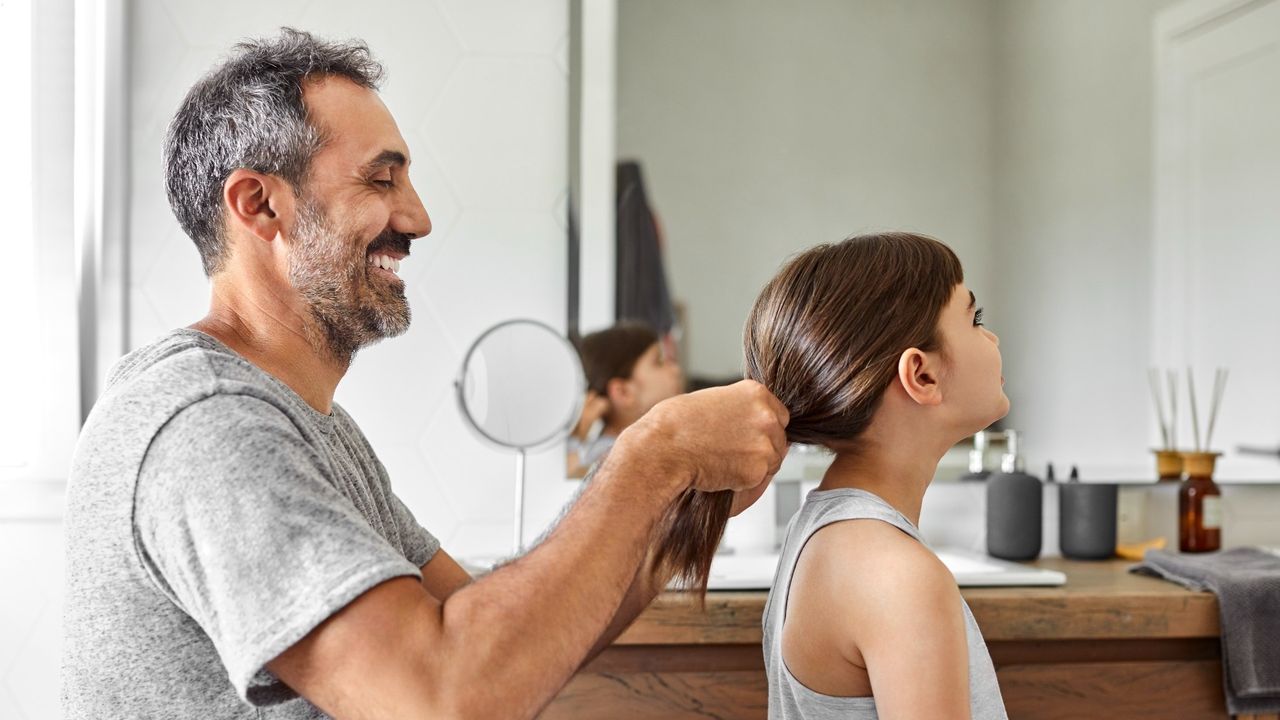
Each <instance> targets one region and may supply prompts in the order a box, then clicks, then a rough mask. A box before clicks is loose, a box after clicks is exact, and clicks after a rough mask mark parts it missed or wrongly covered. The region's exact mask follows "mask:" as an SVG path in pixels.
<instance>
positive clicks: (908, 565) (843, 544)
mask: <svg viewBox="0 0 1280 720" xmlns="http://www.w3.org/2000/svg"><path fill="white" fill-rule="evenodd" d="M802 559H803V560H804V561H805V564H806V565H808V566H809V569H810V571H811V572H812V571H816V573H817V574H821V575H825V576H828V577H829V580H830V584H831V586H832V587H833V588H834V589H836V590H837V591H838V592H840V593H846V592H855V593H857V594H859V595H862V594H868V595H874V596H876V597H880V598H889V597H894V596H898V595H901V594H905V593H919V592H920V591H921V590H929V589H933V590H935V591H936V592H939V593H946V592H948V589H950V592H958V590H956V589H955V578H954V577H953V576H952V575H951V571H950V570H948V569H947V566H946V565H944V564H943V563H942V561H941V560H939V559H938V556H937V555H935V554H934V553H933V551H932V550H930V549H929V548H928V547H926V546H925V545H924V544H923V543H921V542H920V541H918V540H916V539H915V538H913V537H911V536H910V535H908V534H907V533H905V532H903V531H902V530H900V529H898V528H897V527H896V526H894V525H891V524H889V523H887V522H884V521H881V520H874V519H859V520H842V521H839V522H835V523H831V524H830V525H827V526H826V527H823V528H822V529H820V530H818V531H817V532H815V533H814V534H813V536H812V537H810V539H809V542H808V543H807V544H806V546H805V548H804V552H803V553H802Z"/></svg>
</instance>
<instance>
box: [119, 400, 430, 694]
mask: <svg viewBox="0 0 1280 720" xmlns="http://www.w3.org/2000/svg"><path fill="white" fill-rule="evenodd" d="M331 472H332V471H331V469H330V468H329V466H328V464H327V462H326V461H325V459H324V458H323V457H322V456H321V455H320V454H319V453H317V452H316V451H315V450H314V449H313V448H312V447H311V445H309V444H308V443H307V442H306V440H305V439H304V438H303V436H302V434H301V432H300V431H299V430H298V429H297V427H296V426H294V425H293V423H292V422H291V421H290V420H289V419H288V417H287V416H286V415H285V414H284V413H283V412H281V411H280V410H279V409H277V408H275V407H274V406H272V405H270V404H269V403H267V402H265V401H263V400H260V399H257V398H253V397H249V396H245V395H215V396H213V397H210V398H207V399H204V400H200V401H198V402H196V403H194V404H192V405H190V406H188V407H187V408H185V409H183V410H182V411H181V412H179V413H178V414H177V415H175V416H174V417H173V418H172V419H171V420H170V421H169V422H168V423H167V424H166V425H165V426H164V427H163V428H162V429H161V430H160V432H159V433H157V435H156V437H155V439H154V440H153V441H152V444H151V447H150V448H149V449H148V451H147V455H146V458H145V459H144V460H143V463H142V467H141V470H140V473H139V477H138V487H137V496H136V498H135V503H134V532H135V539H136V542H137V544H138V551H139V555H140V558H141V561H142V563H143V565H144V567H145V568H146V569H147V571H148V573H149V574H150V575H151V576H152V578H153V579H154V580H155V581H156V583H157V584H158V585H159V587H160V589H161V591H162V592H165V593H166V594H167V595H168V596H169V597H170V599H171V600H172V601H173V602H174V603H176V604H177V605H178V607H180V608H181V609H182V610H183V611H184V612H186V613H187V614H188V615H189V616H190V617H191V618H192V619H193V620H194V621H195V622H196V623H198V624H199V625H200V627H201V629H203V630H204V632H205V634H207V635H208V636H209V638H210V640H211V641H212V642H213V645H214V647H215V649H216V650H217V652H218V655H219V657H220V658H221V660H222V663H223V665H224V666H225V667H226V670H227V675H228V677H229V679H230V680H231V683H232V684H233V685H234V686H235V688H236V691H237V692H238V693H239V694H240V696H241V697H242V698H244V699H245V700H246V701H248V702H250V703H253V704H255V705H266V704H272V703H277V702H283V701H285V700H289V699H292V698H294V697H296V694H295V693H293V692H292V691H291V690H290V689H289V688H288V687H287V686H286V685H284V684H283V683H281V682H280V681H279V680H277V679H276V678H275V677H274V676H273V675H271V673H270V672H268V671H267V670H266V669H265V666H266V664H267V663H268V662H269V661H271V660H272V659H274V658H276V657H277V656H279V655H280V654H281V653H282V652H284V651H285V650H287V649H288V648H289V647H291V646H292V645H293V644H294V643H296V642H297V641H298V640H300V639H302V638H303V637H304V636H305V635H306V634H307V633H308V632H310V631H311V630H312V629H313V628H315V627H316V626H317V625H319V624H320V623H321V622H323V621H324V620H325V619H326V618H328V617H329V616H330V615H332V614H333V613H335V612H336V611H338V610H340V609H341V608H343V607H344V606H346V605H347V604H348V603H350V602H351V601H352V600H354V599H355V598H356V597H358V596H360V595H361V594H362V593H364V592H365V591H366V590H369V589H370V588H372V587H374V586H375V585H378V584H380V583H382V582H384V581H386V580H389V579H391V578H394V577H399V576H405V575H410V576H419V571H418V567H417V565H416V564H415V563H414V562H411V559H410V558H406V557H405V556H404V555H402V554H401V553H400V552H399V551H398V550H397V549H396V548H394V547H393V546H392V545H391V544H389V543H388V542H387V541H386V540H384V539H383V538H382V536H380V535H379V534H378V533H377V532H375V531H374V529H373V528H372V527H371V526H370V525H369V523H368V522H367V521H366V520H365V518H364V517H363V516H362V515H361V514H360V513H359V512H358V511H357V510H356V508H355V506H354V505H353V504H352V503H351V502H350V501H349V500H348V499H347V497H346V496H345V495H343V494H342V493H341V492H339V491H338V490H337V488H336V486H335V484H334V482H333V481H332V478H331V477H330V474H331ZM404 512H406V513H407V512H408V510H407V509H406V510H404ZM410 517H412V516H410ZM416 526H417V524H416V522H415V523H414V527H416ZM418 552H421V550H419V551H418Z"/></svg>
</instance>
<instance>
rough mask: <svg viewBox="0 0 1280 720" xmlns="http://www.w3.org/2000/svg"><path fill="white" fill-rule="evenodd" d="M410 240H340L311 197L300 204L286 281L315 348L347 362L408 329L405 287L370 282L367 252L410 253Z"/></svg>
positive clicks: (391, 235) (390, 235) (392, 236)
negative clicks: (308, 320) (309, 321)
mask: <svg viewBox="0 0 1280 720" xmlns="http://www.w3.org/2000/svg"><path fill="white" fill-rule="evenodd" d="M408 246H409V238H408V236H406V235H404V234H402V233H397V232H394V231H392V230H389V229H388V230H387V231H385V232H383V233H382V234H381V235H379V236H378V237H377V238H376V239H375V240H374V241H373V242H372V243H370V244H368V245H365V244H364V243H362V242H360V241H359V238H358V237H354V236H348V237H344V236H343V235H342V233H341V232H340V231H338V230H337V229H336V228H334V227H333V226H332V224H331V223H330V222H329V220H328V218H327V217H326V214H325V212H324V208H323V207H321V206H320V205H319V203H317V202H315V201H314V200H312V199H311V198H305V197H304V198H302V199H301V200H300V202H299V205H298V224H297V230H296V232H295V233H294V237H293V238H292V239H291V240H290V248H291V251H290V253H289V282H290V283H292V285H293V287H294V289H295V290H297V291H298V293H299V294H300V295H301V296H302V299H303V302H305V303H306V305H307V308H308V309H309V310H310V311H311V316H312V318H313V319H314V320H315V324H314V326H312V327H311V328H309V330H308V338H309V340H310V341H311V343H312V346H313V347H316V348H317V349H319V350H324V351H327V352H328V353H330V354H331V355H332V356H333V357H334V358H336V359H338V360H340V361H343V362H347V363H349V362H350V361H351V359H352V358H354V357H355V354H356V352H357V351H358V350H360V348H362V347H365V346H367V345H372V344H374V343H376V342H378V341H379V340H381V339H383V338H388V337H395V336H396V335H401V334H403V333H404V332H405V331H406V330H408V329H409V302H408V300H406V299H405V295H404V284H403V283H399V282H388V281H387V280H384V279H382V278H380V277H378V278H375V277H373V272H372V266H371V265H369V262H368V252H369V250H370V249H380V248H394V249H396V250H399V251H400V252H402V253H406V254H407V253H408V251H409V247H408Z"/></svg>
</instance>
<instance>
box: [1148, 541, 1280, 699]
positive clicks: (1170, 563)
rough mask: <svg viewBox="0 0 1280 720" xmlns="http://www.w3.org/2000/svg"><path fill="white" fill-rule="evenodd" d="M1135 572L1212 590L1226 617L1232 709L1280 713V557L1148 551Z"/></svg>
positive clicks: (1252, 551)
mask: <svg viewBox="0 0 1280 720" xmlns="http://www.w3.org/2000/svg"><path fill="white" fill-rule="evenodd" d="M1130 569H1131V570H1132V571H1133V572H1136V573H1141V574H1143V575H1154V576H1156V577H1160V578H1164V579H1165V580H1171V581H1173V582H1176V583H1178V584H1179V585H1182V586H1184V587H1188V588H1191V589H1192V590H1212V591H1213V593H1214V594H1215V595H1217V596H1218V608H1219V613H1220V615H1221V620H1220V624H1221V625H1222V665H1223V670H1224V672H1223V685H1224V687H1225V688H1226V696H1227V710H1228V711H1229V712H1230V713H1231V714H1232V715H1249V714H1260V713H1275V712H1280V556H1277V555H1275V554H1273V553H1270V552H1267V551H1266V550H1263V549H1261V548H1251V547H1245V548H1235V549H1232V550H1226V551H1223V552H1217V553H1208V554H1204V555H1177V554H1174V553H1168V552H1164V551H1163V550H1149V551H1147V554H1146V555H1145V556H1143V559H1142V562H1141V563H1140V564H1138V565H1135V566H1134V567H1132V568H1130Z"/></svg>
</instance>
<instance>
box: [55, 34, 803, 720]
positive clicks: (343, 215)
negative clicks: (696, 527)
mask: <svg viewBox="0 0 1280 720" xmlns="http://www.w3.org/2000/svg"><path fill="white" fill-rule="evenodd" d="M380 72H381V69H380V67H379V66H378V65H377V64H376V63H375V62H374V61H373V60H372V59H371V58H370V56H369V54H368V49H367V48H366V47H365V46H363V45H362V44H337V43H328V42H323V41H320V40H317V39H316V38H313V37H312V36H310V35H308V34H306V33H301V32H297V31H293V30H288V29H286V30H284V31H282V33H281V34H280V35H279V36H278V37H275V38H272V39H268V40H263V41H256V42H249V43H244V44H241V45H239V46H237V51H236V53H235V54H234V55H233V56H232V57H231V58H230V59H228V60H227V61H226V62H225V63H224V64H223V65H221V66H220V67H218V68H215V69H214V70H213V71H212V72H211V73H210V74H209V75H208V76H206V77H205V78H204V79H202V80H201V81H200V82H198V83H197V84H196V85H195V86H194V87H193V88H192V89H191V91H190V93H189V94H188V96H187V98H186V100H185V101H184V102H183V104H182V106H181V108H180V109H179V111H178V113H177V115H176V117H175V118H174V120H173V123H172V125H171V126H170V130H169V135H168V137H167V140H166V148H165V163H166V182H167V189H168V193H169V198H170V203H171V205H172V207H173V209H174V212H175V214H176V215H177V217H178V220H179V222H180V223H181V224H182V226H183V228H184V230H186V232H187V233H188V234H189V235H190V236H191V237H192V239H193V240H194V241H195V242H196V245H197V246H198V248H199V250H200V254H201V258H202V261H203V263H204V267H205V270H206V272H207V274H208V275H209V277H210V280H211V284H212V302H211V307H210V310H209V314H208V315H207V316H206V317H204V318H203V319H201V320H200V321H198V322H196V323H195V324H194V325H192V326H191V327H190V328H183V329H180V330H176V331H174V332H172V333H170V334H169V335H167V336H165V337H164V338H161V339H160V340H159V341H157V342H155V343H153V344H152V345H149V346H147V347H144V348H142V349H139V350H137V351H135V352H133V353H131V354H130V355H129V356H127V357H126V358H124V359H123V360H121V362H120V363H119V364H118V365H117V366H116V368H115V369H114V370H113V371H112V375H111V378H110V381H109V384H108V388H107V390H106V391H105V392H104V393H103V396H102V398H101V399H100V400H99V402H98V405H97V406H96V407H95V408H94V411H93V413H92V414H91V416H90V418H89V419H88V421H87V422H86V424H85V427H84V429H83V431H82V434H81V439H80V443H79V445H78V447H77V450H76V455H75V458H74V461H73V468H72V476H71V481H70V483H69V489H68V496H69V497H68V512H67V532H68V555H69V563H68V568H69V572H68V594H67V610H66V619H65V622H66V641H65V650H64V685H65V690H64V707H65V710H66V716H67V717H68V718H69V719H73V720H74V719H75V718H111V717H128V718H152V717H166V718H169V717H191V718H196V717H198V718H202V719H204V718H249V717H261V716H266V717H281V718H311V717H324V716H326V715H328V716H333V717H337V718H418V717H422V718H425V717H432V718H443V717H476V718H521V717H531V716H533V715H535V714H536V713H537V712H538V710H539V709H540V708H542V707H543V706H544V705H545V704H546V703H547V702H548V701H550V699H551V698H552V697H554V695H555V693H556V691H557V690H558V689H559V688H560V687H561V686H562V685H563V684H564V683H565V682H566V681H567V680H568V678H569V677H570V676H571V675H572V673H573V672H574V671H575V670H576V669H577V668H578V667H579V666H580V665H581V664H582V663H583V662H584V661H585V660H586V659H587V658H588V657H590V655H591V654H592V653H594V652H597V651H599V649H601V648H603V647H604V646H606V645H607V644H608V643H609V642H610V641H611V640H612V638H614V637H615V636H616V635H617V634H618V633H619V632H621V630H622V629H623V628H624V627H625V626H626V625H627V624H628V623H629V622H630V621H631V620H632V619H633V618H634V616H635V615H636V614H637V613H638V612H639V611H640V610H641V609H642V608H643V607H644V606H645V605H647V604H648V602H649V601H650V600H651V599H652V597H653V596H654V595H655V594H656V592H657V591H658V590H659V589H660V588H661V586H662V585H663V583H664V582H665V576H664V575H663V573H662V572H655V571H654V569H653V568H651V567H649V566H648V565H647V564H646V557H647V554H648V552H649V549H650V548H651V546H652V545H653V542H654V541H655V539H656V536H657V534H658V533H659V532H660V528H661V527H662V519H663V517H664V515H665V514H666V513H667V512H668V509H669V508H670V507H671V506H672V505H673V501H674V500H675V498H677V497H678V496H679V495H680V494H681V493H683V492H685V491H686V490H687V489H689V488H695V489H698V490H704V491H717V490H733V491H737V492H738V495H737V496H736V499H735V504H736V506H737V507H736V509H738V510H741V509H742V508H744V507H746V506H747V505H749V504H750V503H751V502H753V501H754V500H755V498H756V497H758V496H759V495H760V493H761V492H763V490H764V488H765V486H766V484H767V482H768V480H769V478H770V477H772V475H773V473H774V472H776V470H777V468H778V466H779V465H780V463H781V459H782V456H783V454H784V452H785V449H786V441H785V436H784V430H783V428H784V426H785V424H786V420H787V414H786V411H785V410H784V409H783V408H782V407H781V405H780V404H779V403H778V402H777V400H776V399H775V398H773V397H772V396H771V395H769V394H768V393H767V392H766V391H764V390H763V389H762V388H761V387H760V386H759V385H754V384H750V383H745V382H744V383H741V384H739V385H737V386H733V387H731V388H727V389H721V390H717V391H711V392H706V393H700V394H694V395H690V396H683V397H681V398H676V399H673V400H672V401H670V402H669V403H666V404H663V405H660V406H658V407H656V408H655V409H654V410H653V411H652V412H651V413H650V414H649V415H648V416H647V417H646V418H645V419H644V420H642V421H641V422H639V423H637V424H636V425H635V426H633V428H632V429H630V430H628V431H627V432H626V433H624V434H623V436H622V437H620V438H619V440H618V443H617V445H616V446H615V448H614V449H613V451H612V453H611V454H610V456H609V457H608V458H607V459H606V460H605V461H604V462H603V463H602V465H601V466H600V468H599V469H598V471H597V472H596V473H595V476H594V478H593V480H592V481H591V482H590V483H588V485H587V487H586V488H585V490H584V491H583V493H582V494H581V496H580V497H579V499H578V500H577V501H576V503H575V504H574V505H573V507H572V508H571V509H570V510H569V511H568V512H567V513H566V515H565V516H564V517H563V519H562V520H561V521H560V523H559V524H558V526H557V527H556V529H555V530H554V531H553V532H551V533H550V534H549V535H548V537H547V538H546V540H545V541H544V542H542V543H541V544H540V545H539V546H538V547H536V548H535V549H533V550H532V551H530V552H529V553H528V554H526V555H525V556H524V557H522V558H519V559H517V560H516V561H514V562H512V563H510V564H508V565H506V566H504V567H502V568H500V569H498V570H496V571H494V572H492V573H491V574H489V575H488V576H486V577H484V578H482V579H480V580H478V581H475V582H472V581H471V578H470V577H469V576H468V575H467V574H466V573H465V572H464V571H463V570H462V569H461V568H460V567H459V566H458V564H457V563H456V562H454V560H453V559H452V558H450V557H449V555H448V554H447V553H445V552H444V551H442V550H439V543H438V542H437V541H436V540H435V538H433V537H432V536H431V535H430V534H429V533H428V532H427V531H426V530H424V529H423V528H421V527H420V526H418V524H417V523H416V522H415V521H414V519H413V517H412V515H411V514H410V513H409V511H408V510H407V509H406V508H405V507H404V506H403V505H402V504H401V503H400V501H399V499H397V498H396V496H395V495H394V494H393V493H392V492H391V489H390V486H389V481H388V478H387V476H386V471H385V469H384V468H383V467H382V465H381V464H380V463H379V462H378V461H377V459H376V457H375V456H374V453H373V451H372V449H371V448H370V446H369V444H368V442H367V441H366V440H365V438H364V436H363V435H362V434H361V433H360V431H359V429H358V427H357V426H356V425H355V423H354V422H353V421H352V420H351V418H350V417H349V416H347V415H346V414H345V413H344V412H343V411H342V409H341V408H339V407H337V406H335V405H334V404H333V394H334V389H335V387H336V386H337V384H338V382H339V381H340V380H341V379H342V376H343V375H344V373H345V372H346V370H347V367H348V365H349V364H350V362H351V360H352V358H353V357H354V356H355V354H356V352H357V350H358V349H359V348H361V347H363V346H365V345H368V344H370V343H372V342H376V341H377V340H379V339H381V338H384V337H390V336H393V335H397V334H399V333H402V332H404V330H405V329H406V328H407V326H408V323H409V309H408V305H407V302H406V300H405V295H404V284H403V282H402V281H401V280H400V279H399V277H398V276H397V274H396V270H397V269H398V267H399V265H400V263H401V262H402V261H405V260H406V258H407V257H408V255H409V253H410V250H411V248H412V246H413V241H414V239H416V238H420V237H422V236H424V235H426V234H427V233H428V232H429V231H430V229H431V222H430V220H429V218H428V216H427V213H426V211H425V209H424V208H423V206H422V203H421V202H420V201H419V199H418V196H417V194H416V193H415V191H414V189H413V187H412V186H411V185H410V184H409V180H408V175H407V169H408V165H409V162H410V153H409V148H408V147H406V145H405V142H404V140H403V138H402V137H401V136H400V132H399V130H398V129H397V127H396V124H395V122H394V120H393V119H392V117H391V115H390V113H388V111H387V109H386V108H385V106H383V104H382V102H381V101H380V100H379V98H378V95H377V93H376V92H375V90H376V87H377V83H378V80H379V77H380ZM459 271H463V269H461V268H460V269H459ZM255 706H256V707H255Z"/></svg>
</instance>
